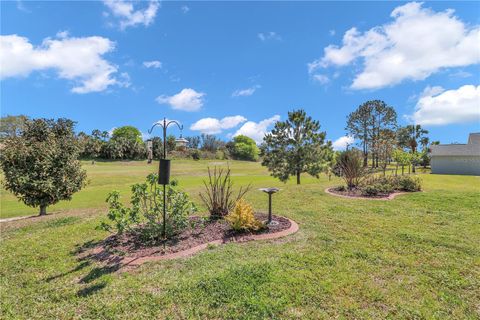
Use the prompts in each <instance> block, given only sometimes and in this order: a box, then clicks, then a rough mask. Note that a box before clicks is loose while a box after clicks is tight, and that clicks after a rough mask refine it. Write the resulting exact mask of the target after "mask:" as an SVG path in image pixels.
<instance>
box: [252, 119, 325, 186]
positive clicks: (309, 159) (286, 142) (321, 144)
mask: <svg viewBox="0 0 480 320" xmlns="http://www.w3.org/2000/svg"><path fill="white" fill-rule="evenodd" d="M325 135H326V133H325V132H320V123H319V122H318V121H314V120H312V118H311V117H309V116H307V114H306V113H305V111H304V110H294V111H291V112H289V113H288V120H287V121H278V122H276V123H275V127H274V129H273V130H272V132H270V133H268V134H267V135H266V136H265V137H264V139H263V141H264V143H263V144H262V146H261V154H262V156H263V161H262V165H263V166H266V167H267V168H268V170H269V171H270V172H271V175H272V176H274V177H276V178H278V179H280V181H283V182H286V181H287V180H288V179H289V178H290V176H292V175H294V176H296V177H297V184H300V174H301V173H303V172H306V173H308V174H310V175H312V176H314V177H317V178H318V175H319V173H320V172H321V171H322V170H323V168H324V166H325V163H326V159H327V158H328V155H329V154H330V153H331V143H330V142H327V143H325Z"/></svg>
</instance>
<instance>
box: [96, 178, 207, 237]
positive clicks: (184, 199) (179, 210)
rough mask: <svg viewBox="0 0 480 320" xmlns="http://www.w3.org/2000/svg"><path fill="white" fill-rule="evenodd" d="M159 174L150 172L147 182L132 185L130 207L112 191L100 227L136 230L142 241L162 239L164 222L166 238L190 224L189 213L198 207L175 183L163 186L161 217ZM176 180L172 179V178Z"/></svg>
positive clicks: (118, 232)
mask: <svg viewBox="0 0 480 320" xmlns="http://www.w3.org/2000/svg"><path fill="white" fill-rule="evenodd" d="M157 180H158V176H157V175H156V174H149V175H148V176H147V179H146V182H144V183H137V184H134V185H133V186H132V197H131V200H130V204H131V207H126V206H125V205H124V204H123V203H121V202H120V193H119V192H118V191H113V192H111V193H110V194H109V196H108V198H107V202H108V204H109V212H108V214H107V218H108V219H109V220H110V221H109V223H107V222H102V223H101V225H100V226H99V227H100V228H101V229H103V230H107V231H111V232H116V233H117V234H123V233H125V232H132V233H138V235H139V236H140V237H141V238H142V239H144V240H145V241H153V242H155V241H158V240H161V235H162V232H163V226H164V224H165V231H166V238H171V237H172V236H174V235H176V234H178V233H179V232H181V231H182V230H183V229H185V228H186V227H187V226H188V225H189V218H188V217H189V215H191V214H193V213H195V212H196V211H197V208H196V207H195V205H194V204H193V202H191V201H190V200H189V197H188V195H187V194H186V193H185V192H183V191H180V190H178V189H177V188H176V183H173V184H170V185H168V186H167V187H166V212H167V214H166V221H164V220H163V187H161V186H160V185H158V183H157ZM173 181H175V180H172V182H173Z"/></svg>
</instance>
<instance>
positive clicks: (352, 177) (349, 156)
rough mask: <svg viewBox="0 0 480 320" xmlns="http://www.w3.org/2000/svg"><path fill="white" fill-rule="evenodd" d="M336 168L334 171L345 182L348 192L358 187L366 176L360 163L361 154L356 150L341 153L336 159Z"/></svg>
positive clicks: (364, 169) (366, 171)
mask: <svg viewBox="0 0 480 320" xmlns="http://www.w3.org/2000/svg"><path fill="white" fill-rule="evenodd" d="M337 168H338V169H337V170H335V171H336V172H337V174H338V175H339V176H341V177H342V178H343V179H344V180H345V183H346V184H347V188H348V189H349V190H352V189H354V188H356V187H357V186H359V185H360V183H361V181H362V180H363V179H364V178H365V177H366V175H367V174H368V170H367V169H366V168H365V167H364V166H363V163H362V154H361V153H360V151H358V150H356V149H350V150H347V151H343V152H341V153H340V154H339V155H338V158H337Z"/></svg>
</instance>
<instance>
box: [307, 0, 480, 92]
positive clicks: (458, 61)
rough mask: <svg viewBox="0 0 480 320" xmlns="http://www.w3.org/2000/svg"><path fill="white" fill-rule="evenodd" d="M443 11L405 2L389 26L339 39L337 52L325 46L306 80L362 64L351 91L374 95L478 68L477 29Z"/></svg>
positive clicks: (479, 36) (349, 33)
mask: <svg viewBox="0 0 480 320" xmlns="http://www.w3.org/2000/svg"><path fill="white" fill-rule="evenodd" d="M453 13H454V11H453V10H451V9H449V10H446V11H443V12H435V11H433V10H431V9H428V8H423V7H422V3H418V2H411V3H407V4H405V5H402V6H399V7H397V8H395V9H394V10H393V11H392V13H391V17H392V18H393V21H392V22H390V23H387V24H384V25H380V26H376V27H373V28H372V29H370V30H368V31H366V32H363V33H362V32H360V31H358V30H357V29H356V28H355V27H354V28H351V29H350V30H348V31H347V32H346V33H345V34H344V36H343V43H342V46H341V47H339V46H336V45H329V46H328V47H326V48H325V49H324V56H323V57H322V58H320V59H318V60H315V61H313V62H312V63H309V64H308V69H309V72H310V73H311V74H312V73H314V72H315V71H316V70H318V69H321V68H327V67H329V66H346V65H350V64H353V63H355V62H356V61H357V60H361V61H363V70H362V71H361V72H360V73H359V74H357V75H356V76H355V79H354V80H353V83H352V85H351V88H353V89H375V88H381V87H385V86H391V85H395V84H398V83H400V82H402V81H404V80H407V79H410V80H424V79H426V78H427V77H429V76H430V75H431V74H433V73H435V72H437V71H439V70H440V69H442V68H452V67H462V66H468V65H471V64H476V63H479V62H480V50H479V45H478V44H479V43H480V26H478V25H476V26H472V27H470V26H468V25H466V24H465V23H464V22H462V21H461V20H459V19H458V18H457V17H455V16H454V15H453Z"/></svg>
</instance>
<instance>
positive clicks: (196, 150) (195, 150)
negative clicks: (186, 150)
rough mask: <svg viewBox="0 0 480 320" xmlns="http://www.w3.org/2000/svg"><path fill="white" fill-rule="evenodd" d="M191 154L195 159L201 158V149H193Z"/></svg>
mask: <svg viewBox="0 0 480 320" xmlns="http://www.w3.org/2000/svg"><path fill="white" fill-rule="evenodd" d="M190 156H191V157H192V159H193V160H200V150H198V149H193V150H192V151H191V152H190Z"/></svg>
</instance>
